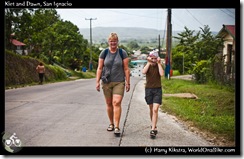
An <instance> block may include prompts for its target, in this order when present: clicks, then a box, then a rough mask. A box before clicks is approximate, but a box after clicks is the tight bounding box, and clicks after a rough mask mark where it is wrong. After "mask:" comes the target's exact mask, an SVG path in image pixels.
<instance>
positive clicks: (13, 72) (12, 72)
mask: <svg viewBox="0 0 244 159" xmlns="http://www.w3.org/2000/svg"><path fill="white" fill-rule="evenodd" d="M39 62H40V61H39V60H37V59H34V58H31V57H29V56H23V55H17V54H15V53H13V52H10V51H5V88H11V87H17V86H25V85H34V84H38V82H39V79H38V74H37V72H36V66H37V65H38V64H39ZM44 66H45V67H46V73H45V78H44V79H45V82H53V81H59V80H60V81H61V80H66V79H67V74H66V73H65V71H64V70H62V69H61V68H59V67H57V66H52V65H47V64H45V63H44Z"/></svg>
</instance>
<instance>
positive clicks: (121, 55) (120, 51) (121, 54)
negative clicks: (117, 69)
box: [119, 48, 123, 60]
mask: <svg viewBox="0 0 244 159" xmlns="http://www.w3.org/2000/svg"><path fill="white" fill-rule="evenodd" d="M119 54H120V57H121V58H122V60H123V51H122V49H121V48H119Z"/></svg>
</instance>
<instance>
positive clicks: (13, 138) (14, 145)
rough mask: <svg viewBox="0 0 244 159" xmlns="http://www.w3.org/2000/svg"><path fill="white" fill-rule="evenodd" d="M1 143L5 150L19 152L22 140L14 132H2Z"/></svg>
mask: <svg viewBox="0 0 244 159" xmlns="http://www.w3.org/2000/svg"><path fill="white" fill-rule="evenodd" d="M2 144H3V147H4V148H5V150H6V151H8V152H11V153H16V152H19V151H20V150H21V149H22V147H21V145H22V142H21V140H20V139H19V138H18V136H17V134H16V133H12V134H11V133H4V134H3V137H2Z"/></svg>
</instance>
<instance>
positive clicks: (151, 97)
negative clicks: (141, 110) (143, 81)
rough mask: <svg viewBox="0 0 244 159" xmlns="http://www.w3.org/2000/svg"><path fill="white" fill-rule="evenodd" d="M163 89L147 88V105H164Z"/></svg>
mask: <svg viewBox="0 0 244 159" xmlns="http://www.w3.org/2000/svg"><path fill="white" fill-rule="evenodd" d="M162 95H163V92H162V88H146V89H145V100H146V102H147V104H148V105H149V104H153V103H157V104H160V105H161V104H162Z"/></svg>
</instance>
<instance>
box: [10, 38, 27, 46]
mask: <svg viewBox="0 0 244 159" xmlns="http://www.w3.org/2000/svg"><path fill="white" fill-rule="evenodd" d="M12 44H13V45H15V46H25V44H24V43H22V42H20V41H18V40H16V39H12Z"/></svg>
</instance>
